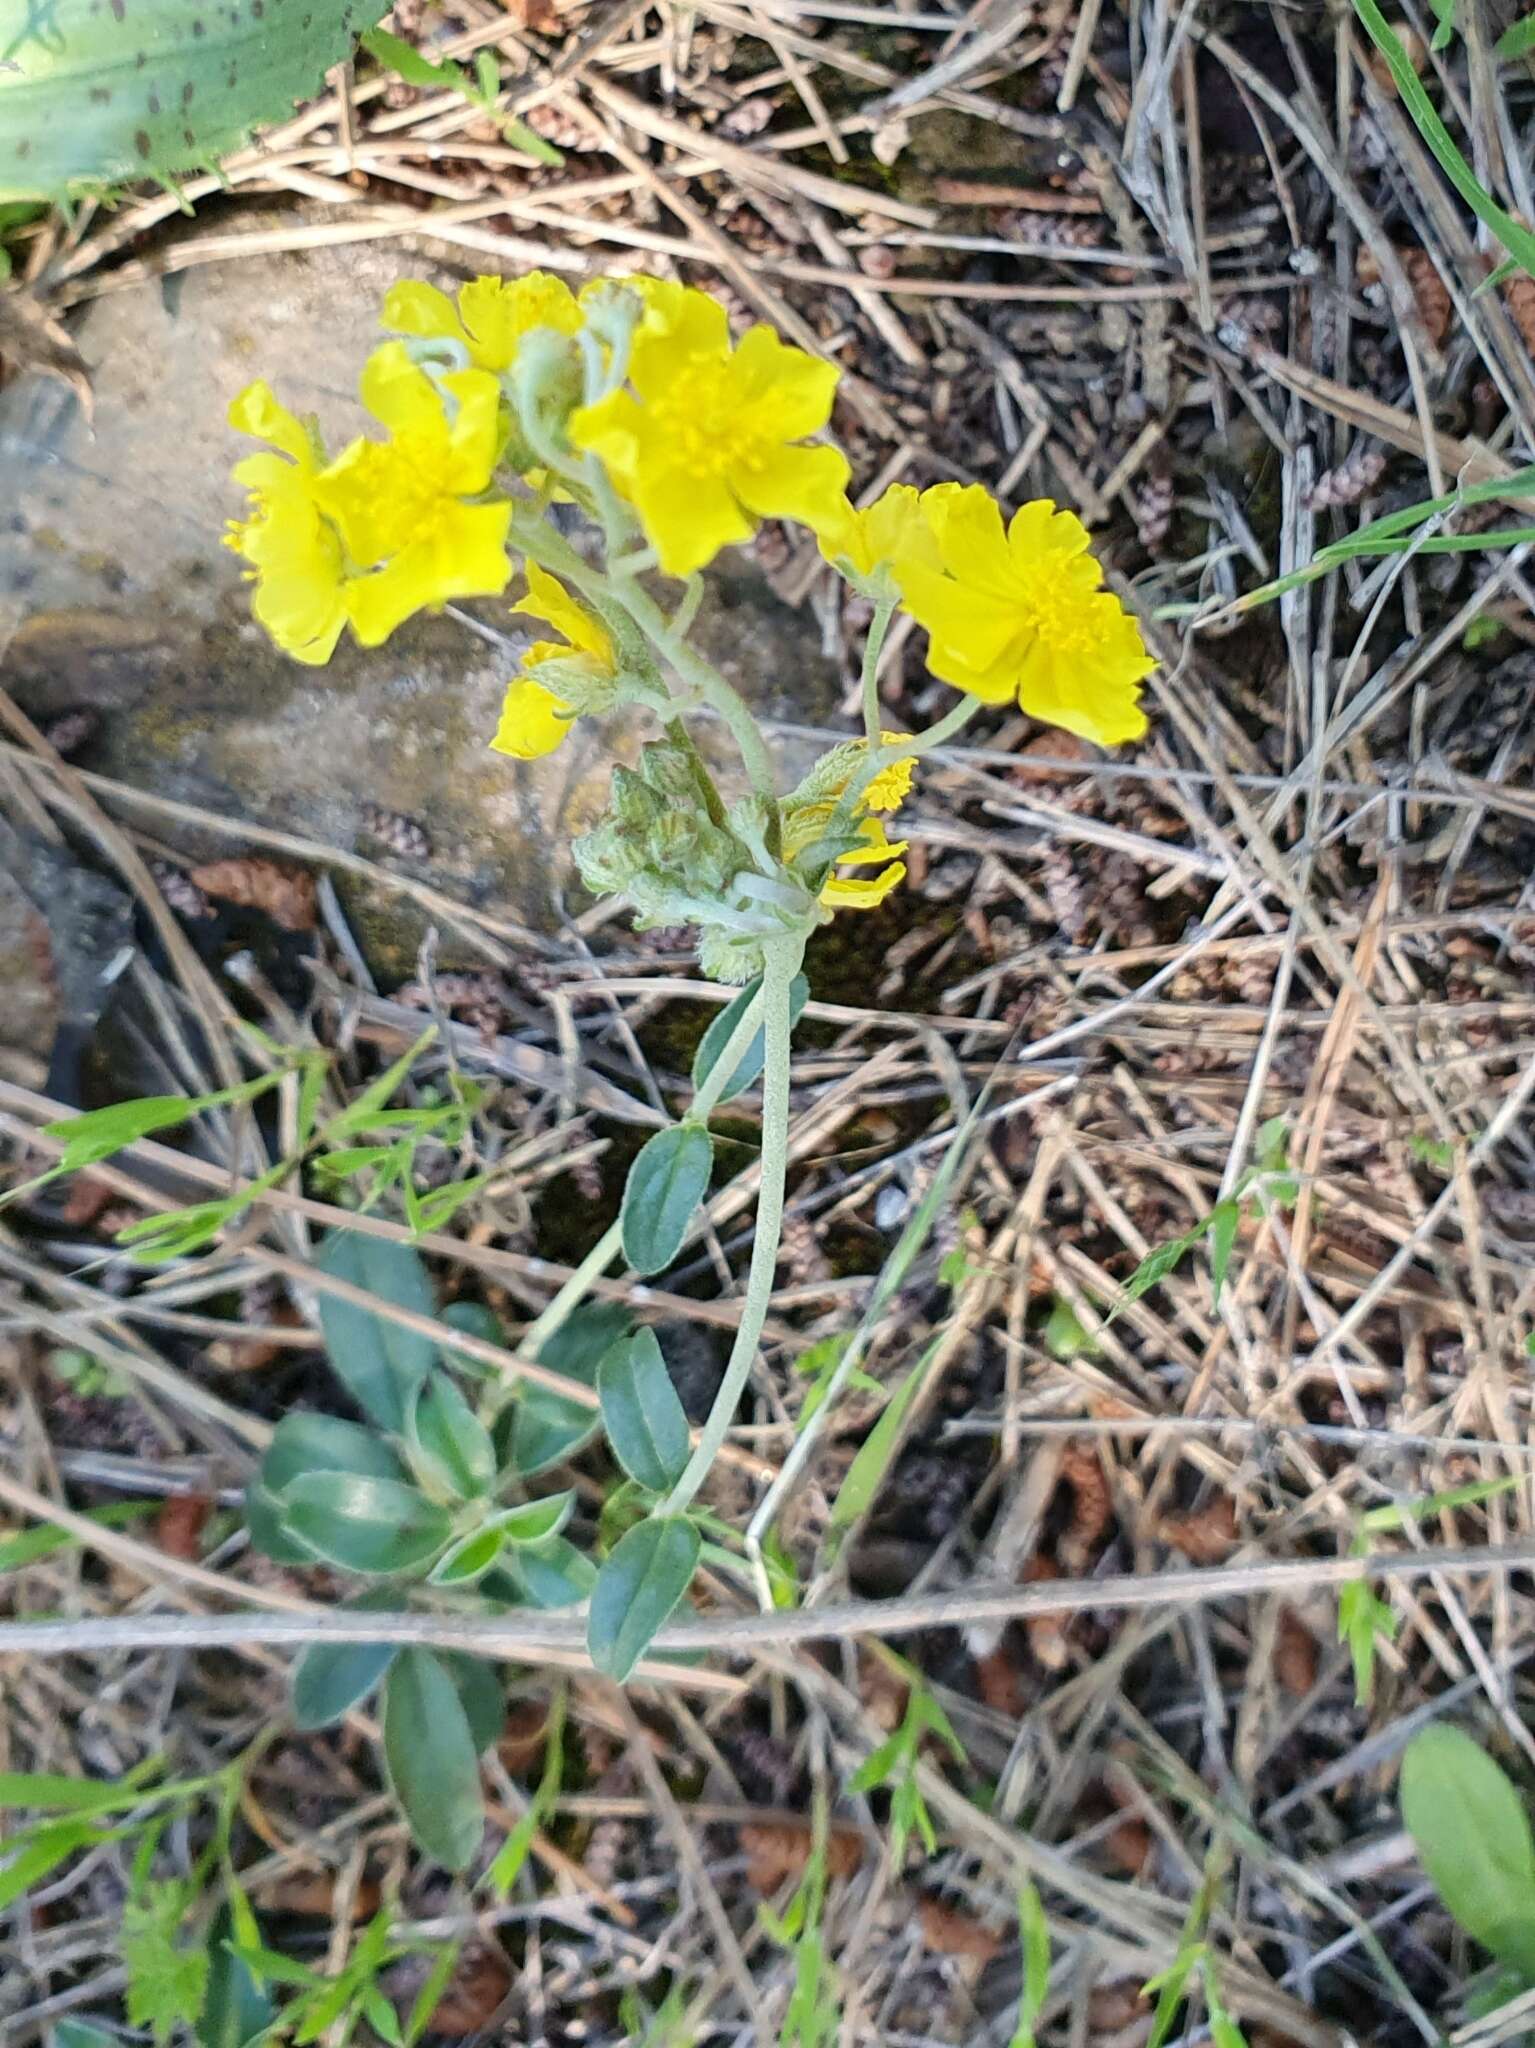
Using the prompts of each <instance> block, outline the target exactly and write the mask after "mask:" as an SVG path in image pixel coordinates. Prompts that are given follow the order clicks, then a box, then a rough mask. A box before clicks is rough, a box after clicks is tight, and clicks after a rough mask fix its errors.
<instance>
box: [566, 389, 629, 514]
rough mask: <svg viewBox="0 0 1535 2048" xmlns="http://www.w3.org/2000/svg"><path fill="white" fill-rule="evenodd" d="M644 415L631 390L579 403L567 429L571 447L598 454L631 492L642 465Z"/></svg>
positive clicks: (623, 488)
mask: <svg viewBox="0 0 1535 2048" xmlns="http://www.w3.org/2000/svg"><path fill="white" fill-rule="evenodd" d="M643 419H644V416H643V414H642V412H641V410H640V407H639V406H638V405H637V404H636V403H635V401H634V399H633V397H632V396H631V395H630V394H629V393H628V392H627V391H613V392H610V393H609V394H608V396H607V397H606V398H602V399H599V400H598V402H597V403H596V404H595V405H581V406H577V408H576V410H575V411H574V412H573V413H572V414H571V415H570V418H569V420H568V421H567V423H566V427H565V432H566V435H567V436H568V438H569V441H570V445H571V447H572V448H579V449H581V450H583V451H584V452H585V453H587V454H590V455H595V456H596V457H597V458H598V460H599V461H600V462H601V464H602V466H603V468H604V469H605V470H606V471H607V473H608V475H609V476H610V477H611V478H612V480H613V482H614V484H615V485H616V486H617V487H618V488H619V490H621V491H623V492H625V494H626V495H627V492H628V488H629V485H630V483H631V481H632V479H633V477H634V474H635V471H636V469H637V468H638V466H639V451H640V429H641V427H642V425H643Z"/></svg>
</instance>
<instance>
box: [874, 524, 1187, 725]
mask: <svg viewBox="0 0 1535 2048" xmlns="http://www.w3.org/2000/svg"><path fill="white" fill-rule="evenodd" d="M922 511H923V514H924V517H925V518H926V519H927V521H928V524H929V525H930V527H931V529H932V532H933V537H934V539H935V540H936V542H937V545H938V552H939V556H940V561H941V567H939V568H933V567H931V566H929V565H926V564H924V563H922V562H920V561H918V560H917V559H916V558H915V557H912V556H908V557H906V558H905V559H903V560H901V561H898V562H897V563H896V568H895V574H896V579H897V581H898V582H899V584H900V586H901V595H902V597H903V599H904V601H905V605H906V609H907V610H908V611H909V612H910V613H911V615H912V617H913V618H914V619H915V620H916V621H917V623H918V625H919V626H925V627H926V628H927V632H928V635H929V639H930V646H929V648H928V656H927V665H928V667H929V668H930V669H931V670H932V671H933V674H934V675H935V676H940V677H942V679H943V680H944V681H945V682H946V683H953V684H955V685H956V686H957V687H958V688H959V689H961V690H966V691H968V692H969V693H970V694H971V695H972V696H975V697H979V698H981V700H982V701H983V702H984V703H988V704H1000V703H1004V702H1005V701H1006V700H1007V699H1008V698H1010V697H1013V696H1016V697H1017V699H1018V702H1019V703H1020V704H1021V705H1022V707H1023V709H1024V710H1025V711H1027V712H1028V713H1029V714H1030V715H1031V716H1032V717H1034V718H1041V719H1044V720H1045V722H1046V723H1047V724H1050V725H1058V726H1062V727H1064V728H1065V730H1066V731H1067V732H1074V733H1077V734H1079V735H1080V737H1081V738H1083V739H1087V740H1096V741H1097V742H1098V743H1099V744H1100V745H1103V746H1116V745H1118V744H1119V743H1120V742H1121V741H1123V740H1134V739H1139V738H1140V736H1141V734H1142V733H1143V732H1144V731H1145V730H1146V715H1145V713H1144V712H1143V711H1142V710H1141V708H1140V703H1139V698H1140V689H1139V685H1140V683H1141V681H1142V680H1143V678H1144V677H1146V676H1148V675H1149V674H1150V673H1151V671H1152V669H1153V668H1155V666H1156V663H1155V662H1154V661H1153V660H1152V658H1151V656H1150V655H1149V654H1148V653H1147V652H1146V646H1145V642H1144V641H1143V640H1142V639H1141V633H1140V628H1139V626H1138V625H1137V624H1136V622H1135V620H1134V619H1133V618H1132V617H1131V616H1130V614H1129V613H1128V612H1127V611H1126V610H1125V609H1124V607H1123V606H1122V605H1121V604H1120V602H1119V600H1118V598H1117V597H1115V596H1114V595H1113V594H1112V592H1110V591H1106V590H1103V589H1101V588H1100V585H1101V583H1102V578H1103V572H1102V570H1101V569H1100V568H1099V566H1098V564H1097V562H1096V561H1095V560H1094V559H1093V557H1092V555H1091V554H1090V553H1089V552H1088V550H1089V548H1090V546H1091V541H1090V537H1089V535H1088V532H1087V529H1086V527H1085V526H1083V524H1082V522H1081V521H1080V520H1079V519H1077V518H1076V517H1075V516H1074V515H1073V514H1072V513H1070V512H1060V511H1057V510H1056V508H1055V506H1054V505H1053V504H1052V503H1051V501H1050V500H1049V499H1048V498H1040V499H1036V500H1035V501H1034V502H1033V503H1032V504H1029V505H1025V506H1023V507H1022V508H1021V510H1019V511H1018V512H1016V513H1014V515H1013V519H1012V523H1011V525H1010V526H1009V527H1008V528H1007V530H1006V532H1005V533H1004V531H1003V527H1002V515H1001V513H1000V512H999V511H998V509H997V506H996V504H995V502H994V501H993V500H992V499H991V498H990V497H989V496H988V495H987V493H986V492H985V491H984V490H983V489H982V487H981V486H980V485H979V484H969V485H967V486H965V488H964V489H961V488H960V487H959V486H958V485H957V484H940V485H938V486H937V487H936V489H934V490H930V491H924V492H923V494H922Z"/></svg>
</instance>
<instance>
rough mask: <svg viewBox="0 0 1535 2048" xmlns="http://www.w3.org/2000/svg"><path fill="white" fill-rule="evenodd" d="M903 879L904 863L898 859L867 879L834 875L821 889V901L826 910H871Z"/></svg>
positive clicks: (897, 887)
mask: <svg viewBox="0 0 1535 2048" xmlns="http://www.w3.org/2000/svg"><path fill="white" fill-rule="evenodd" d="M905 879H906V863H905V862H904V861H899V860H898V861H892V863H891V864H890V866H889V867H888V868H886V869H885V871H884V873H883V874H882V875H871V876H869V877H868V879H867V880H859V881H851V880H849V881H844V880H842V879H840V878H839V877H835V876H834V877H833V879H832V880H831V881H829V882H828V883H827V884H826V887H825V888H824V889H823V890H822V891H821V901H822V902H823V903H824V904H825V905H826V907H827V909H828V910H873V909H874V908H875V907H876V905H878V904H881V903H883V902H884V900H885V898H886V897H887V896H888V895H889V894H890V892H891V890H892V889H899V888H900V886H901V884H902V882H904V881H905Z"/></svg>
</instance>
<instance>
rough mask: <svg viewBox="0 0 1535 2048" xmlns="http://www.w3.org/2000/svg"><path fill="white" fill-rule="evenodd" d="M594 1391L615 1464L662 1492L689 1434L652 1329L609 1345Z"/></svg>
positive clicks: (674, 1476) (682, 1457)
mask: <svg viewBox="0 0 1535 2048" xmlns="http://www.w3.org/2000/svg"><path fill="white" fill-rule="evenodd" d="M662 1135H663V1136H664V1135H665V1133H663V1134H662ZM597 1392H598V1395H599V1397H600V1399H601V1402H602V1420H603V1426H604V1427H605V1428H606V1430H607V1433H608V1442H609V1443H610V1444H611V1445H612V1446H613V1454H614V1456H615V1457H616V1458H617V1459H618V1462H619V1464H620V1465H622V1466H623V1468H624V1470H625V1471H626V1472H627V1473H628V1474H629V1476H630V1478H631V1479H636V1480H638V1481H639V1483H640V1485H641V1486H646V1487H649V1489H650V1491H651V1492H652V1493H665V1492H666V1491H667V1490H668V1488H670V1487H671V1486H673V1485H675V1483H676V1482H677V1480H678V1479H679V1478H680V1477H681V1475H682V1471H683V1468H684V1467H685V1466H686V1464H687V1462H688V1452H689V1449H690V1447H691V1438H690V1436H689V1432H688V1419H687V1416H686V1415H685V1414H684V1413H683V1409H682V1403H681V1401H680V1400H679V1399H678V1398H677V1390H676V1388H675V1387H674V1386H673V1385H672V1379H671V1374H670V1373H669V1372H668V1371H667V1370H666V1360H665V1359H664V1358H663V1357H662V1355H661V1346H660V1344H659V1343H658V1342H657V1340H656V1333H655V1331H654V1330H651V1329H649V1328H646V1329H641V1330H636V1331H635V1333H634V1335H633V1336H632V1337H630V1338H628V1339H627V1340H625V1341H624V1342H622V1343H618V1344H615V1345H614V1346H613V1348H612V1350H611V1351H609V1352H608V1353H607V1354H606V1356H605V1357H604V1358H603V1360H602V1362H601V1364H600V1365H599V1366H598V1368H597Z"/></svg>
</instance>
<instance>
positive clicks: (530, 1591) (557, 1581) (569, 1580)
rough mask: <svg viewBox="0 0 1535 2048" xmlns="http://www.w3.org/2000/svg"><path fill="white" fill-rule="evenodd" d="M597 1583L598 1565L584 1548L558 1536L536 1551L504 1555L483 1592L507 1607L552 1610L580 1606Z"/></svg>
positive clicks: (484, 1586) (520, 1551)
mask: <svg viewBox="0 0 1535 2048" xmlns="http://www.w3.org/2000/svg"><path fill="white" fill-rule="evenodd" d="M596 1583H597V1567H596V1566H595V1565H594V1564H593V1563H592V1561H591V1559H590V1558H589V1557H588V1556H587V1555H586V1553H585V1551H584V1550H577V1548H576V1546H575V1545H574V1544H573V1543H567V1542H566V1540H565V1538H564V1537H563V1536H556V1537H555V1538H554V1540H553V1541H552V1542H550V1543H543V1544H540V1545H539V1547H538V1549H537V1550H519V1551H517V1552H516V1554H515V1555H514V1556H511V1557H503V1559H502V1561H501V1566H500V1569H499V1570H498V1571H497V1573H496V1575H495V1577H494V1578H493V1579H487V1580H486V1581H485V1584H484V1585H483V1587H482V1588H481V1591H482V1592H483V1593H484V1594H485V1595H486V1597H487V1598H489V1599H492V1600H503V1601H505V1603H506V1605H507V1606H508V1607H538V1608H544V1609H550V1608H558V1607H575V1606H577V1605H579V1603H580V1602H581V1601H583V1600H586V1599H589V1598H590V1597H591V1590H592V1587H593V1586H594V1585H596Z"/></svg>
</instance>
